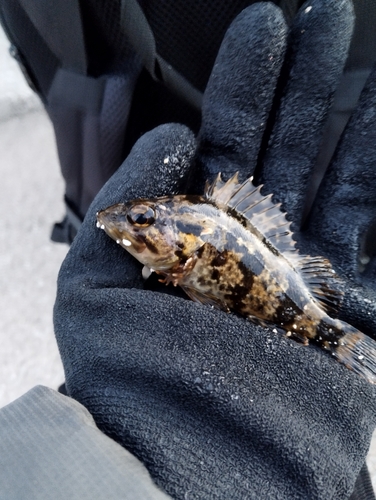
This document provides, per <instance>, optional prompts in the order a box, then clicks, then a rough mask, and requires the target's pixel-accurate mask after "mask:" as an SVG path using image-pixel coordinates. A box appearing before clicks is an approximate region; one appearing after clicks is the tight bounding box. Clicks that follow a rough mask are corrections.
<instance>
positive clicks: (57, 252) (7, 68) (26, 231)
mask: <svg viewBox="0 0 376 500" xmlns="http://www.w3.org/2000/svg"><path fill="white" fill-rule="evenodd" d="M8 45H9V44H8V42H7V40H6V38H5V36H4V34H3V32H2V31H1V29H0V75H1V76H0V172H1V182H0V226H1V228H2V231H1V236H0V290H1V303H0V304H1V309H0V339H1V349H0V408H1V407H2V406H4V405H6V404H8V403H9V402H11V401H13V400H14V399H16V398H18V397H19V396H21V395H22V394H24V393H25V392H26V391H27V390H28V389H30V388H31V387H33V386H35V385H36V384H43V385H46V386H48V387H52V388H55V389H56V388H57V387H58V386H59V385H60V384H61V383H62V382H63V380H64V373H63V367H62V364H61V360H60V357H59V353H58V349H57V345H56V342H55V337H54V334H53V326H52V308H53V304H54V300H55V293H56V277H57V273H58V270H59V267H60V264H61V262H62V260H63V259H64V257H65V254H66V252H67V250H68V248H67V247H66V246H65V245H61V244H56V243H52V242H51V241H50V239H49V236H50V232H51V228H52V225H53V223H54V222H55V221H58V220H60V219H61V218H62V216H63V214H64V207H63V201H62V198H63V192H64V184H63V180H62V178H61V175H60V170H59V164H58V160H57V156H56V150H55V144H54V135H53V130H52V127H51V124H50V122H49V120H48V117H47V116H46V114H45V112H44V111H43V109H42V107H41V105H40V102H39V100H38V98H36V96H35V95H34V94H33V93H32V91H31V90H30V89H29V88H28V87H27V85H26V84H25V82H24V80H23V76H22V75H21V73H20V70H19V68H18V66H17V64H16V63H15V62H14V61H13V60H12V59H11V57H10V56H9V54H8ZM367 462H368V465H369V468H370V472H371V475H372V481H373V486H374V488H375V490H376V434H374V438H373V440H372V444H371V449H370V453H369V455H368V459H367Z"/></svg>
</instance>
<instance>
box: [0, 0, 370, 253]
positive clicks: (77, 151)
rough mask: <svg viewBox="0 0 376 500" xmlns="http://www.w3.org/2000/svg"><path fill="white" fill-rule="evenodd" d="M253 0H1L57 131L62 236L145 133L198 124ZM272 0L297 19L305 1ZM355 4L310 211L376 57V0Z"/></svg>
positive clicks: (63, 238)
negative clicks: (211, 82)
mask: <svg viewBox="0 0 376 500" xmlns="http://www.w3.org/2000/svg"><path fill="white" fill-rule="evenodd" d="M254 1H255V0H233V1H231V2H229V1H228V0H206V1H205V2H186V0H164V1H161V0H142V1H141V0H140V2H137V0H69V1H67V0H54V1H51V0H42V1H39V2H35V1H34V0H0V19H1V23H2V25H3V27H4V29H5V31H6V33H7V35H8V37H9V39H10V41H11V44H12V48H11V51H12V54H13V55H14V56H15V57H16V59H17V60H18V62H19V63H20V65H21V68H22V69H23V71H24V74H25V76H26V78H27V80H28V82H29V83H30V85H31V86H32V88H33V89H34V90H35V91H36V92H37V93H38V94H39V96H40V98H41V99H42V101H43V103H44V106H45V108H46V110H47V113H48V114H49V116H50V118H51V120H52V123H53V126H54V129H55V135H56V143H57V148H58V154H59V160H60V165H61V171H62V175H63V178H64V180H65V186H66V189H65V203H66V209H67V215H66V217H65V219H64V220H63V221H62V222H61V223H58V224H55V227H54V230H53V232H52V239H53V240H54V241H59V242H67V243H70V242H71V241H72V239H73V237H74V235H75V234H76V231H77V229H78V228H79V226H80V224H81V221H82V219H83V217H84V215H85V213H86V211H87V209H88V207H89V205H90V203H91V201H92V200H93V198H94V196H95V195H96V193H97V192H98V191H99V189H100V188H101V187H102V185H103V184H104V183H105V182H106V181H107V179H108V178H109V177H110V176H111V175H112V174H113V172H114V171H115V170H116V169H117V168H118V167H119V165H120V164H121V162H122V161H123V160H124V158H125V157H126V156H127V154H128V153H129V151H130V149H131V148H132V146H133V144H134V143H135V141H136V140H137V139H138V138H139V137H140V136H141V135H142V134H144V133H145V132H147V131H148V130H150V129H152V128H154V127H155V126H157V125H159V124H161V123H166V122H180V123H184V124H186V125H187V126H189V127H190V128H191V129H192V130H193V131H194V132H197V131H198V129H199V126H200V118H201V116H200V106H201V99H202V93H203V91H204V89H205V86H206V83H207V81H208V78H209V75H210V72H211V68H212V66H213V63H214V60H215V57H216V54H217V51H218V49H219V46H220V43H221V40H222V38H223V35H224V33H225V31H226V29H227V28H228V26H229V24H230V23H231V21H232V20H233V19H234V18H235V17H236V16H237V14H238V13H239V12H240V11H241V10H243V9H244V8H245V7H246V6H248V5H250V4H252V3H254ZM274 3H276V4H278V5H280V7H281V8H282V9H283V12H284V14H285V17H286V19H287V21H288V22H291V20H292V19H293V17H294V15H295V13H296V11H297V9H298V8H299V7H300V5H301V4H302V3H303V2H302V0H275V2H274ZM355 9H356V15H357V24H356V29H355V33H354V37H353V43H352V46H351V50H350V54H349V58H348V61H347V65H346V70H345V74H344V78H343V81H342V82H341V84H340V88H339V90H338V92H337V98H336V100H335V104H334V111H333V112H332V115H331V117H330V118H329V122H328V130H327V132H326V134H325V137H327V138H328V139H326V143H324V144H323V148H322V151H321V154H320V156H319V158H318V163H317V169H316V177H315V179H314V182H315V186H313V187H312V190H311V192H310V199H309V200H308V201H307V207H308V208H309V206H310V204H311V203H312V200H313V198H314V195H315V192H316V189H317V186H318V184H319V182H320V180H321V178H322V175H323V172H324V171H325V168H326V166H327V164H328V162H329V160H330V157H331V155H332V153H333V151H334V147H335V144H336V142H337V140H338V138H339V136H340V134H341V133H342V131H343V128H344V125H345V124H346V122H347V119H348V117H349V115H350V113H351V110H352V109H353V108H354V106H355V104H356V102H357V99H358V96H359V94H360V91H361V89H362V87H363V84H364V82H365V79H366V77H367V76H368V74H369V72H370V68H371V66H372V63H373V61H374V59H375V54H376V30H375V29H374V26H375V21H376V2H374V1H373V0H369V1H367V0H357V1H356V2H355ZM308 208H307V210H308Z"/></svg>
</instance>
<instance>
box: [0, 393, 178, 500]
mask: <svg viewBox="0 0 376 500" xmlns="http://www.w3.org/2000/svg"><path fill="white" fill-rule="evenodd" d="M23 498H27V499H28V500H32V499H38V500H46V499H54V500H58V499H64V500H66V499H68V498H69V499H70V500H71V499H73V500H75V499H77V500H78V499H79V500H85V499H88V500H89V499H90V500H93V499H98V500H100V499H104V500H112V499H129V500H137V499H143V500H149V499H150V500H167V499H169V498H170V497H169V496H168V495H166V494H165V493H163V492H161V490H159V488H157V486H156V485H155V484H154V483H153V482H152V480H151V478H150V476H149V473H148V471H147V470H146V468H145V466H144V465H143V464H142V463H141V462H140V461H139V460H138V459H137V458H135V457H134V456H133V455H131V454H130V453H129V452H128V451H127V450H125V449H124V448H122V447H121V446H120V445H118V444H117V443H116V442H115V441H113V440H112V439H110V438H108V437H107V436H106V435H104V434H103V433H102V432H101V431H100V430H99V429H98V428H97V427H96V425H95V423H94V420H93V418H92V417H91V415H90V414H89V412H88V411H87V410H86V409H85V408H84V407H83V406H82V405H80V404H79V403H77V402H76V401H74V400H73V399H71V398H68V397H66V396H63V395H61V394H59V393H58V392H56V391H53V390H52V389H48V388H47V387H43V386H37V387H34V388H33V389H32V390H31V391H29V392H27V393H26V394H25V395H24V396H22V397H21V398H19V399H17V400H16V401H15V402H13V403H11V404H10V405H8V406H5V407H4V408H1V409H0V499H1V500H3V499H4V500H5V499H6V500H13V499H14V500H16V499H17V500H19V499H23Z"/></svg>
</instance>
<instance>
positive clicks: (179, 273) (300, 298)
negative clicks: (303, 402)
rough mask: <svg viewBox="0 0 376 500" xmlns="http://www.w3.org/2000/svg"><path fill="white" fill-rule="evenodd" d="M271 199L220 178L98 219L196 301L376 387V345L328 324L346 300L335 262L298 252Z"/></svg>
mask: <svg viewBox="0 0 376 500" xmlns="http://www.w3.org/2000/svg"><path fill="white" fill-rule="evenodd" d="M271 197H272V195H268V196H263V195H262V194H261V191H260V186H259V187H255V186H254V185H253V184H252V179H248V180H247V181H245V182H244V183H242V184H241V183H239V181H238V175H237V174H235V175H234V176H233V177H232V178H231V179H229V180H228V181H227V182H223V181H222V179H221V176H220V174H219V175H218V177H217V178H216V180H215V181H214V182H213V184H212V185H207V186H206V189H205V194H204V196H188V195H178V196H165V197H162V198H157V199H148V200H146V199H139V200H135V201H131V202H129V203H125V204H123V203H120V204H117V205H113V206H111V207H108V208H107V209H105V210H102V211H101V212H99V213H98V214H97V225H98V227H101V228H102V229H104V230H105V231H106V233H107V234H108V235H109V236H111V238H113V239H114V240H115V241H116V242H117V243H119V244H120V245H121V246H123V247H124V248H125V249H126V250H127V251H128V252H129V253H131V254H132V255H133V256H134V257H136V259H138V260H139V261H140V262H141V263H142V264H144V266H146V268H147V269H149V270H151V271H155V272H156V273H158V274H160V275H162V276H163V278H164V281H165V283H166V284H168V283H173V284H174V285H175V286H176V285H179V286H181V287H182V288H183V290H184V291H185V292H186V293H187V295H188V296H189V297H191V298H192V299H193V300H195V301H198V302H201V303H204V304H209V305H212V306H215V307H218V308H220V309H223V310H225V311H234V312H236V313H237V314H240V315H241V316H244V317H246V318H249V319H251V320H253V321H256V322H258V323H260V324H262V325H274V326H275V327H277V328H278V329H283V330H285V331H286V334H287V336H289V337H291V338H293V339H295V340H298V341H300V342H302V343H303V344H309V343H313V344H316V345H319V346H320V347H322V348H323V349H325V350H328V351H330V352H331V353H332V355H333V356H334V357H335V358H336V359H337V360H338V361H340V362H341V363H343V364H345V365H346V366H347V367H348V368H351V369H353V370H354V371H355V372H357V373H359V374H360V375H362V376H363V377H365V378H366V379H367V380H368V381H369V382H371V383H376V342H374V341H373V340H372V339H370V338H369V337H367V336H366V335H364V334H363V333H362V332H360V331H359V330H357V329H355V328H354V327H352V326H350V325H349V324H347V323H345V322H343V321H340V320H338V319H333V318H332V317H330V316H329V314H328V313H333V312H335V310H336V308H337V307H338V305H339V303H340V299H341V294H340V292H338V291H336V290H335V287H332V286H331V285H332V283H333V280H334V276H333V274H334V271H333V269H332V267H331V265H330V262H329V261H328V260H327V259H325V258H323V257H310V256H304V255H301V254H299V252H298V251H297V249H296V248H295V242H294V240H293V238H292V233H291V231H290V223H289V222H288V221H287V220H286V217H285V215H284V214H283V213H282V212H281V210H280V205H276V204H274V203H273V202H272V200H271ZM271 327H272V328H273V326H271ZM277 328H273V331H275V332H277Z"/></svg>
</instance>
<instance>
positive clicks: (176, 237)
mask: <svg viewBox="0 0 376 500" xmlns="http://www.w3.org/2000/svg"><path fill="white" fill-rule="evenodd" d="M176 198H178V197H163V198H157V199H151V200H144V199H139V200H134V201H131V202H128V203H119V204H116V205H112V206H110V207H108V208H106V209H105V210H101V211H100V212H98V213H97V226H98V227H100V228H101V229H103V230H104V231H105V232H106V233H107V234H108V235H109V236H110V237H111V238H112V239H114V240H115V241H116V242H117V243H118V244H119V245H120V246H122V247H123V248H124V249H125V250H127V252H129V253H130V254H131V255H133V257H135V258H136V259H137V260H138V261H139V262H141V263H142V264H143V265H144V266H147V267H148V268H149V269H153V270H154V271H159V272H162V273H163V272H164V273H167V272H168V271H169V270H171V269H172V268H174V267H177V266H178V265H179V264H180V263H181V261H182V253H183V251H185V252H188V255H185V256H183V258H185V259H187V258H189V256H190V255H189V254H190V253H193V252H194V251H195V250H197V249H198V248H199V247H200V246H201V245H202V244H203V242H202V241H201V240H199V239H197V238H192V235H187V234H184V233H183V232H182V231H180V230H178V229H177V227H176V218H177V215H176V206H177V205H179V202H178V201H177V200H176ZM182 249H183V250H182Z"/></svg>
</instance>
